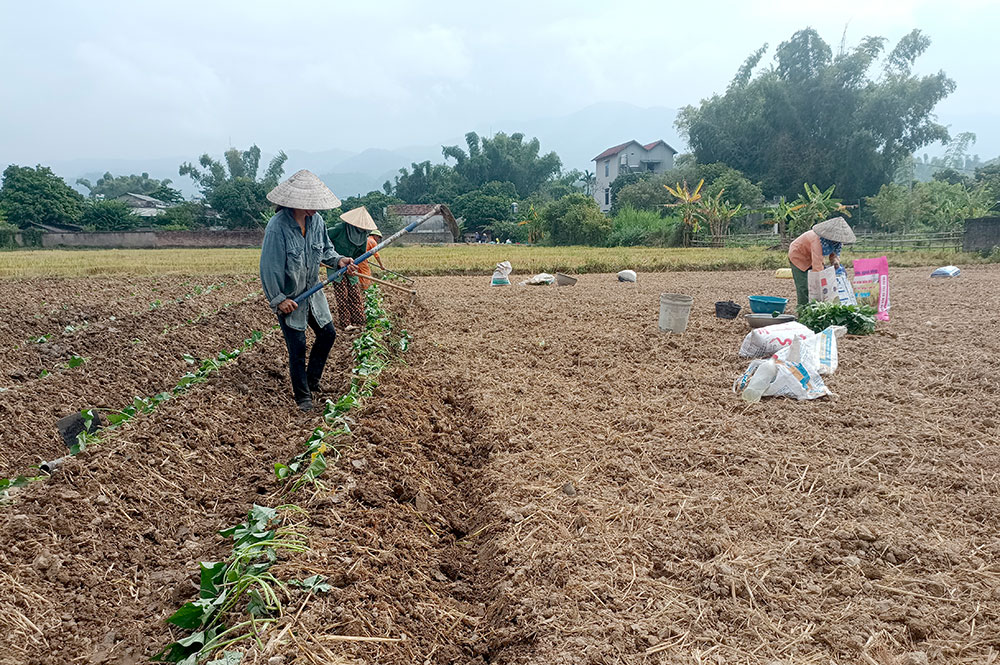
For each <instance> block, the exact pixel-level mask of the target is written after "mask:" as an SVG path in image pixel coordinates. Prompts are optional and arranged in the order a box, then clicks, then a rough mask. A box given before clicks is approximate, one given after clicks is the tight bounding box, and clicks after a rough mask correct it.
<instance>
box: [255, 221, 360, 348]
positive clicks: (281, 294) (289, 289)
mask: <svg viewBox="0 0 1000 665" xmlns="http://www.w3.org/2000/svg"><path fill="white" fill-rule="evenodd" d="M341 258H343V257H342V256H341V255H340V254H338V253H337V250H336V249H335V248H334V246H333V243H332V242H330V236H329V235H328V234H327V232H326V224H324V222H323V217H322V215H320V214H319V213H316V214H315V215H313V216H312V217H307V218H306V235H305V237H303V236H302V230H301V229H299V225H298V223H296V221H295V217H293V216H292V211H291V210H288V209H287V208H286V209H284V210H282V211H281V212H279V213H277V214H275V215H274V217H272V218H271V220H270V221H269V222H268V223H267V228H266V229H265V230H264V243H263V245H262V246H261V248H260V281H261V284H262V285H263V286H264V295H265V297H267V300H268V303H269V304H270V305H271V311H273V312H274V313H275V314H278V315H279V316H284V317H285V323H286V324H288V325H289V326H290V327H292V328H294V329H295V330H305V329H306V322H307V320H308V316H307V313H308V312H310V311H311V312H312V315H313V318H315V319H316V323H317V324H319V325H320V326H321V327H322V326H325V325H326V324H328V323H330V321H332V320H333V317H332V316H331V315H330V304H329V303H328V302H327V300H326V294H325V293H323V290H322V289H320V290H319V291H317V292H316V293H314V294H312V295H311V296H309V300H308V302H307V303H302V304H301V305H299V308H298V309H296V310H295V311H294V312H292V313H291V314H287V315H282V314H280V313H279V312H278V305H280V304H281V302H282V301H283V300H286V299H288V298H295V297H296V296H298V295H300V294H302V293H304V292H305V291H306V289H308V288H309V287H311V286H314V285H315V284H316V283H317V282H319V264H320V261H322V262H323V263H325V264H327V265H331V266H336V265H337V263H338V262H339V261H340V259H341ZM332 272H333V271H330V270H328V271H327V275H330V274H332ZM307 304H308V308H307V307H306V305H307Z"/></svg>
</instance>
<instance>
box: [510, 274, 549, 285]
mask: <svg viewBox="0 0 1000 665" xmlns="http://www.w3.org/2000/svg"><path fill="white" fill-rule="evenodd" d="M554 281H556V276H555V275H550V274H549V273H547V272H540V273H538V274H537V275H535V276H534V277H531V278H529V279H526V280H524V281H523V282H520V283H519V286H546V285H548V284H551V283H552V282H554Z"/></svg>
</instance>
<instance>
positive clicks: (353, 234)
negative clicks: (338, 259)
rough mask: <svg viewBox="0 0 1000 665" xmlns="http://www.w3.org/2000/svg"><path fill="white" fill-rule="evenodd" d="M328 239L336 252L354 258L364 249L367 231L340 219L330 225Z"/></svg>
mask: <svg viewBox="0 0 1000 665" xmlns="http://www.w3.org/2000/svg"><path fill="white" fill-rule="evenodd" d="M330 240H332V241H333V246H334V247H335V248H336V250H337V251H338V252H340V253H341V254H343V255H344V256H349V257H351V258H352V259H356V258H358V257H359V256H361V255H362V254H364V253H365V251H366V247H367V244H368V232H367V231H365V230H364V229H359V228H357V227H355V226H351V225H350V224H348V223H347V222H345V221H343V220H341V221H339V222H337V223H336V224H334V225H333V226H331V227H330Z"/></svg>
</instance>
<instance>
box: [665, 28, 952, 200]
mask: <svg viewBox="0 0 1000 665" xmlns="http://www.w3.org/2000/svg"><path fill="white" fill-rule="evenodd" d="M928 46H930V39H929V38H927V37H926V36H925V35H924V34H922V33H921V32H920V31H919V30H914V31H913V32H911V33H909V34H908V35H906V36H905V37H903V38H902V39H901V40H900V41H899V43H897V44H896V46H895V47H894V48H892V50H890V51H888V52H886V50H885V47H886V40H885V39H884V38H882V37H866V38H864V39H862V40H861V43H860V44H859V45H858V46H856V47H855V48H853V49H850V50H845V49H843V48H842V49H841V51H840V52H839V53H837V54H836V55H834V53H833V51H832V50H831V48H830V47H829V45H827V44H826V42H824V41H823V40H822V39H821V38H820V36H819V34H818V33H817V32H816V31H815V30H813V29H811V28H807V29H805V30H800V31H798V32H796V33H795V34H794V35H792V37H791V39H789V40H788V41H786V42H783V43H781V44H780V45H779V46H778V48H777V49H776V52H775V56H774V64H773V65H771V66H770V67H764V68H760V67H759V65H760V63H761V60H762V59H763V56H764V54H765V53H766V50H767V46H766V45H765V46H764V47H762V48H760V49H758V50H757V51H756V52H754V53H753V54H752V55H751V56H750V57H749V58H747V60H746V61H745V62H744V63H743V65H742V66H741V67H740V68H739V70H738V71H737V73H736V76H734V77H733V80H732V81H731V82H730V84H729V87H728V88H727V89H726V92H725V93H724V94H722V95H714V96H712V97H711V98H709V99H705V100H702V102H701V104H700V105H699V106H687V107H685V108H683V109H681V111H680V113H679V114H678V118H677V123H676V124H677V127H678V129H679V130H680V131H681V133H682V134H683V135H684V136H685V138H686V139H687V142H688V144H689V145H690V146H691V148H692V149H693V151H694V153H695V155H696V157H697V159H698V161H699V162H700V163H711V162H724V163H726V164H728V165H729V166H731V167H733V168H735V169H737V170H739V171H742V172H743V173H744V174H745V175H746V176H747V177H748V178H749V179H750V180H751V181H754V182H760V183H761V184H762V187H763V191H764V193H765V194H766V195H768V196H778V195H787V196H793V195H795V194H796V192H797V191H798V190H799V189H800V188H801V187H802V183H803V182H815V183H819V184H820V186H821V187H828V186H830V185H836V187H837V191H838V193H840V194H841V195H842V196H844V198H845V199H849V200H855V199H857V198H858V197H861V196H864V195H868V194H873V193H875V192H876V191H878V188H879V187H880V186H881V185H882V184H884V183H886V182H889V181H890V180H891V178H892V175H893V174H894V173H895V172H896V170H897V168H898V167H899V166H900V165H901V164H902V163H903V162H904V160H906V159H907V158H908V157H909V156H910V155H911V154H912V153H913V152H914V151H915V150H917V149H919V148H921V147H923V146H926V145H929V144H931V143H934V142H936V141H947V140H948V131H947V129H946V128H945V127H944V126H943V125H941V124H939V123H937V122H936V121H935V116H934V108H935V106H936V105H937V103H938V102H940V101H941V100H942V99H944V98H945V97H946V96H947V95H948V94H950V93H951V92H952V91H953V90H954V89H955V83H954V81H952V80H951V79H950V78H948V77H947V76H946V75H945V74H944V72H938V73H936V74H931V75H926V76H918V75H916V74H914V73H913V64H914V62H915V61H916V59H917V58H918V57H919V56H920V55H922V54H923V53H924V52H925V51H926V50H927V48H928ZM756 70H759V71H758V72H757V73H756V75H755V74H754V72H755V71H756Z"/></svg>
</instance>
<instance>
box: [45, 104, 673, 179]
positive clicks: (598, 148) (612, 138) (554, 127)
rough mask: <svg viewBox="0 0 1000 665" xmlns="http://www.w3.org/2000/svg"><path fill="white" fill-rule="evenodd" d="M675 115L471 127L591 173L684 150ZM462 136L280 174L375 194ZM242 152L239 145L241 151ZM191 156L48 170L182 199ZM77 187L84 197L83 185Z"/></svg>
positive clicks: (333, 152) (581, 115) (319, 155)
mask: <svg viewBox="0 0 1000 665" xmlns="http://www.w3.org/2000/svg"><path fill="white" fill-rule="evenodd" d="M676 113H677V110H676V109H670V108H664V107H652V108H640V107H638V106H634V105H632V104H626V103H620V102H607V103H601V104H594V105H592V106H588V107H586V108H584V109H582V110H580V111H577V112H575V113H571V114H569V115H566V116H561V117H550V118H534V119H525V120H523V121H521V122H510V123H505V124H492V125H485V126H479V127H477V128H475V130H476V131H477V132H478V133H480V134H481V135H488V134H490V133H491V132H494V133H495V132H500V131H504V132H507V133H513V132H521V133H522V134H524V135H525V136H526V137H527V138H531V137H538V140H539V141H540V142H541V149H542V152H549V151H552V150H554V151H555V152H556V153H557V154H558V155H559V157H560V158H561V159H562V162H563V169H564V170H567V171H568V170H570V169H574V168H576V169H580V170H581V171H582V170H587V169H589V170H593V169H594V164H593V162H592V161H591V160H592V159H593V157H594V156H595V155H597V154H598V153H600V152H602V151H603V150H604V149H605V148H609V147H611V146H613V145H618V144H619V143H624V142H626V141H629V140H631V139H636V140H638V141H640V142H642V143H649V142H651V141H653V140H655V139H663V140H665V141H666V142H667V143H669V144H670V145H671V146H673V147H674V148H675V149H676V150H678V151H680V152H683V150H684V146H683V145H682V144H681V141H680V139H679V137H678V135H677V132H676V130H675V129H674V127H673V122H674V117H675V116H676ZM464 136H465V132H464V131H463V132H462V133H461V134H458V135H456V137H454V138H451V139H447V140H443V141H442V142H441V143H439V144H437V145H426V146H407V147H402V148H396V149H392V150H387V149H382V148H369V149H367V150H363V151H361V152H352V151H349V150H341V149H338V148H333V149H330V150H324V151H319V152H309V151H305V150H294V149H286V150H285V152H286V154H287V155H288V161H287V162H286V163H285V174H286V175H289V174H292V173H294V172H296V171H298V170H299V169H309V170H310V171H313V172H314V173H316V174H318V175H319V176H320V177H321V178H322V179H323V181H324V182H326V183H327V185H328V186H329V187H330V189H332V190H333V191H334V192H335V193H336V194H337V195H338V196H341V197H342V198H343V197H347V196H353V195H355V194H365V193H367V192H369V191H371V190H373V189H381V187H382V183H384V182H385V181H386V180H390V181H391V180H392V178H393V177H395V176H396V175H397V174H398V172H399V169H401V168H404V167H405V168H408V167H409V166H410V164H412V163H413V162H422V161H425V160H428V159H429V160H431V161H432V162H434V163H440V162H442V161H443V157H442V155H441V147H442V146H444V145H455V144H458V145H461V146H463V147H464V145H465V139H464ZM246 147H247V146H240V148H241V149H245V148H246ZM197 157H198V155H188V156H176V157H157V158H150V159H73V160H66V161H59V162H52V163H50V164H49V166H51V167H52V170H53V171H54V172H55V173H57V174H58V175H60V176H62V177H63V178H65V179H66V182H67V183H69V184H70V185H71V186H76V185H75V183H76V180H77V178H86V179H88V180H91V181H93V180H96V179H98V178H100V177H101V175H103V174H104V173H105V172H107V171H110V172H111V173H113V174H114V175H128V174H130V173H137V174H138V173H148V174H149V176H150V177H151V178H157V179H163V178H169V179H170V180H171V181H173V186H174V187H177V188H178V189H180V190H181V191H182V192H183V193H184V195H185V196H193V195H195V194H197V193H198V190H197V187H196V186H195V185H194V183H193V182H192V181H191V179H190V178H188V177H183V178H182V177H180V176H179V175H177V169H178V167H179V166H180V164H181V163H182V162H185V161H192V162H194V161H196V160H197ZM219 157H220V158H221V155H219ZM271 157H272V155H264V156H262V157H261V164H262V168H263V166H264V165H266V164H267V162H268V161H269V160H270V159H271ZM77 189H79V190H80V191H81V192H84V193H85V192H86V189H84V188H82V187H77Z"/></svg>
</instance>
